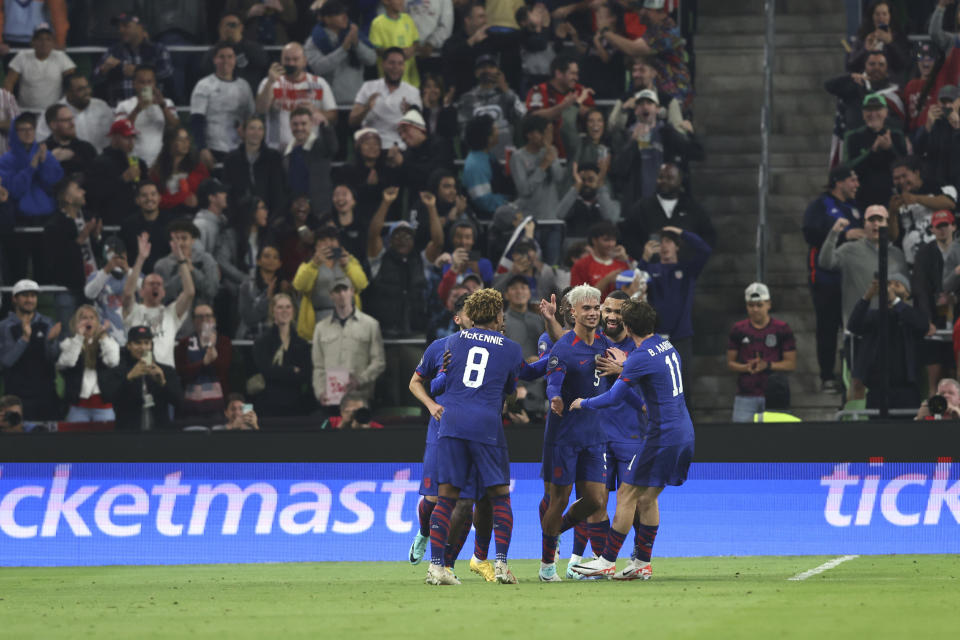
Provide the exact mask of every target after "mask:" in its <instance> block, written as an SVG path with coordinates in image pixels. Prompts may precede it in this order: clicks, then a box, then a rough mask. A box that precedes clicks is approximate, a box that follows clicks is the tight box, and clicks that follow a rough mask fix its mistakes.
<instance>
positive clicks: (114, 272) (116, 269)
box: [83, 236, 142, 347]
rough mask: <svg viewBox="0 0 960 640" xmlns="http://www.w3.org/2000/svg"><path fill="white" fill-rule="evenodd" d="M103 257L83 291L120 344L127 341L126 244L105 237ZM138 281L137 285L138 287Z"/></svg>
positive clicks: (127, 267)
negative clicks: (125, 325)
mask: <svg viewBox="0 0 960 640" xmlns="http://www.w3.org/2000/svg"><path fill="white" fill-rule="evenodd" d="M103 257H104V263H105V264H104V265H103V268H102V269H99V270H97V271H96V272H95V273H91V274H90V275H89V276H87V283H86V285H85V286H84V289H83V293H84V295H85V296H86V298H87V300H88V301H91V302H93V304H94V307H95V308H96V310H97V314H98V315H99V316H100V317H101V318H103V319H104V323H105V324H108V327H107V332H108V333H109V335H110V337H111V338H113V340H114V341H115V342H116V343H117V344H119V345H120V346H121V347H122V346H124V345H125V344H126V343H127V333H126V331H125V330H124V328H123V314H122V310H123V301H122V298H123V285H124V284H125V283H126V281H127V274H128V273H129V272H130V265H129V264H128V262H127V247H126V244H125V243H124V242H123V240H122V239H121V238H120V237H119V236H110V237H109V238H107V239H106V240H104V243H103ZM140 284H142V283H138V284H137V288H139V287H140Z"/></svg>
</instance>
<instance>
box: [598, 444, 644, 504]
mask: <svg viewBox="0 0 960 640" xmlns="http://www.w3.org/2000/svg"><path fill="white" fill-rule="evenodd" d="M641 446H643V440H641V439H638V440H637V441H636V442H608V443H607V490H608V491H616V490H617V487H619V486H620V483H621V482H623V479H624V478H626V477H627V475H628V474H629V471H627V465H629V464H630V460H632V459H633V456H634V455H636V453H637V449H638V447H641Z"/></svg>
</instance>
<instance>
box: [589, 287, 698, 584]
mask: <svg viewBox="0 0 960 640" xmlns="http://www.w3.org/2000/svg"><path fill="white" fill-rule="evenodd" d="M621 313H622V316H623V324H624V325H625V326H626V328H627V332H628V333H629V335H630V337H631V338H632V339H633V341H634V343H636V345H637V348H636V349H635V350H634V351H633V353H631V354H630V355H629V356H628V357H627V360H626V362H625V363H624V366H623V373H622V374H621V375H620V378H619V379H618V380H617V381H616V383H614V385H613V387H612V388H611V389H610V391H608V392H607V393H604V394H602V395H599V396H595V397H593V398H587V399H580V398H578V399H576V400H574V402H573V404H571V406H570V408H571V410H577V409H580V410H583V412H584V413H594V412H595V410H597V409H603V408H605V407H610V406H613V405H614V404H616V403H618V402H621V401H624V400H626V401H628V402H632V401H635V400H631V399H632V398H635V396H634V395H633V393H634V390H639V391H641V392H642V393H643V398H644V400H645V401H646V406H647V417H648V423H647V436H646V439H645V441H644V442H643V443H642V444H641V445H639V446H638V447H637V450H636V452H635V453H634V455H633V457H632V458H631V460H630V464H629V465H627V469H626V474H625V477H623V478H621V484H620V488H619V490H618V491H617V510H616V513H615V514H614V517H613V526H611V527H610V530H609V532H608V533H607V544H606V548H605V549H604V552H603V555H602V556H601V557H599V558H597V559H596V560H593V561H590V562H584V563H582V564H579V565H576V566H575V567H574V571H576V572H577V573H581V574H583V575H604V576H613V577H615V578H617V579H620V580H636V579H641V580H648V579H649V578H650V577H651V575H652V570H651V567H650V557H651V553H652V551H653V542H654V540H655V538H656V536H657V529H658V527H659V525H660V509H659V505H658V502H657V498H658V496H659V495H660V492H662V491H663V488H664V487H665V486H667V485H671V486H679V485H681V484H683V483H684V481H686V479H687V471H688V470H689V468H690V461H691V460H692V459H693V448H694V433H693V423H692V422H691V420H690V414H689V413H688V412H687V405H686V403H685V401H684V396H683V378H682V376H681V375H680V365H681V362H680V357H679V356H678V355H677V351H676V349H674V348H673V345H671V344H670V342H669V341H667V340H664V339H663V338H661V337H660V336H658V335H656V334H654V328H655V327H656V326H657V312H656V311H654V309H653V307H651V306H650V305H649V304H647V303H646V302H633V301H630V302H626V303H624V305H623V307H622V311H621ZM637 511H639V518H640V530H639V532H638V540H637V547H638V549H637V550H638V552H639V553H638V554H637V557H636V558H635V559H632V560H631V562H630V564H629V565H628V566H627V567H626V568H625V569H624V570H623V571H621V572H620V573H617V574H616V575H615V576H614V574H615V573H616V560H617V554H618V553H619V552H620V547H621V546H622V545H623V541H624V539H625V538H626V536H627V533H628V532H629V531H630V526H631V524H632V523H633V520H634V514H635V513H636V512H637Z"/></svg>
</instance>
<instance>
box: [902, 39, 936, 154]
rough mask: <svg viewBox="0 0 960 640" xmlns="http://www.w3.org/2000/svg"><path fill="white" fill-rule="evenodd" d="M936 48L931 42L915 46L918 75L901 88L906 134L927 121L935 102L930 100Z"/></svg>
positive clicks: (917, 128) (910, 133) (932, 91)
mask: <svg viewBox="0 0 960 640" xmlns="http://www.w3.org/2000/svg"><path fill="white" fill-rule="evenodd" d="M937 57H938V52H937V47H936V45H935V44H933V43H932V42H921V43H919V44H918V45H917V53H916V59H917V71H918V72H919V74H920V75H918V76H917V77H915V78H913V79H911V80H910V82H908V83H907V86H905V87H904V88H903V107H904V109H906V110H907V111H906V123H907V129H906V130H907V134H908V135H912V134H913V133H914V132H915V131H917V130H919V129H920V127H922V126H923V125H924V123H925V122H926V121H927V113H928V112H929V109H930V107H931V106H932V105H933V104H936V103H937V100H931V98H932V97H933V95H936V94H935V92H934V86H933V85H934V84H935V82H934V80H932V79H931V76H932V75H933V70H934V68H935V67H936V65H937Z"/></svg>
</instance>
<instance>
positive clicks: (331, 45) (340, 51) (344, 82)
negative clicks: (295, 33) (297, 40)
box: [303, 0, 377, 99]
mask: <svg viewBox="0 0 960 640" xmlns="http://www.w3.org/2000/svg"><path fill="white" fill-rule="evenodd" d="M303 49H304V54H305V55H306V56H307V64H308V65H309V67H310V70H311V71H313V72H314V73H315V74H317V75H318V76H323V78H324V79H325V80H326V81H327V82H329V83H330V86H331V87H332V88H333V95H335V96H340V98H341V99H344V98H346V97H347V96H355V95H357V92H358V91H359V90H360V86H361V85H362V84H363V73H364V70H365V68H366V67H369V66H372V65H374V64H375V63H376V62H377V52H376V50H375V49H374V47H373V45H372V44H371V43H370V40H369V39H368V38H367V36H366V34H365V33H363V32H361V31H360V28H359V27H358V26H357V24H356V23H354V22H351V21H350V18H349V16H348V15H347V5H345V4H344V3H343V2H341V0H327V1H326V2H324V3H323V5H322V6H321V7H320V12H319V21H318V22H317V24H316V25H315V26H314V27H313V31H312V32H311V34H310V37H309V38H307V41H306V42H305V43H304V46H303Z"/></svg>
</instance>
